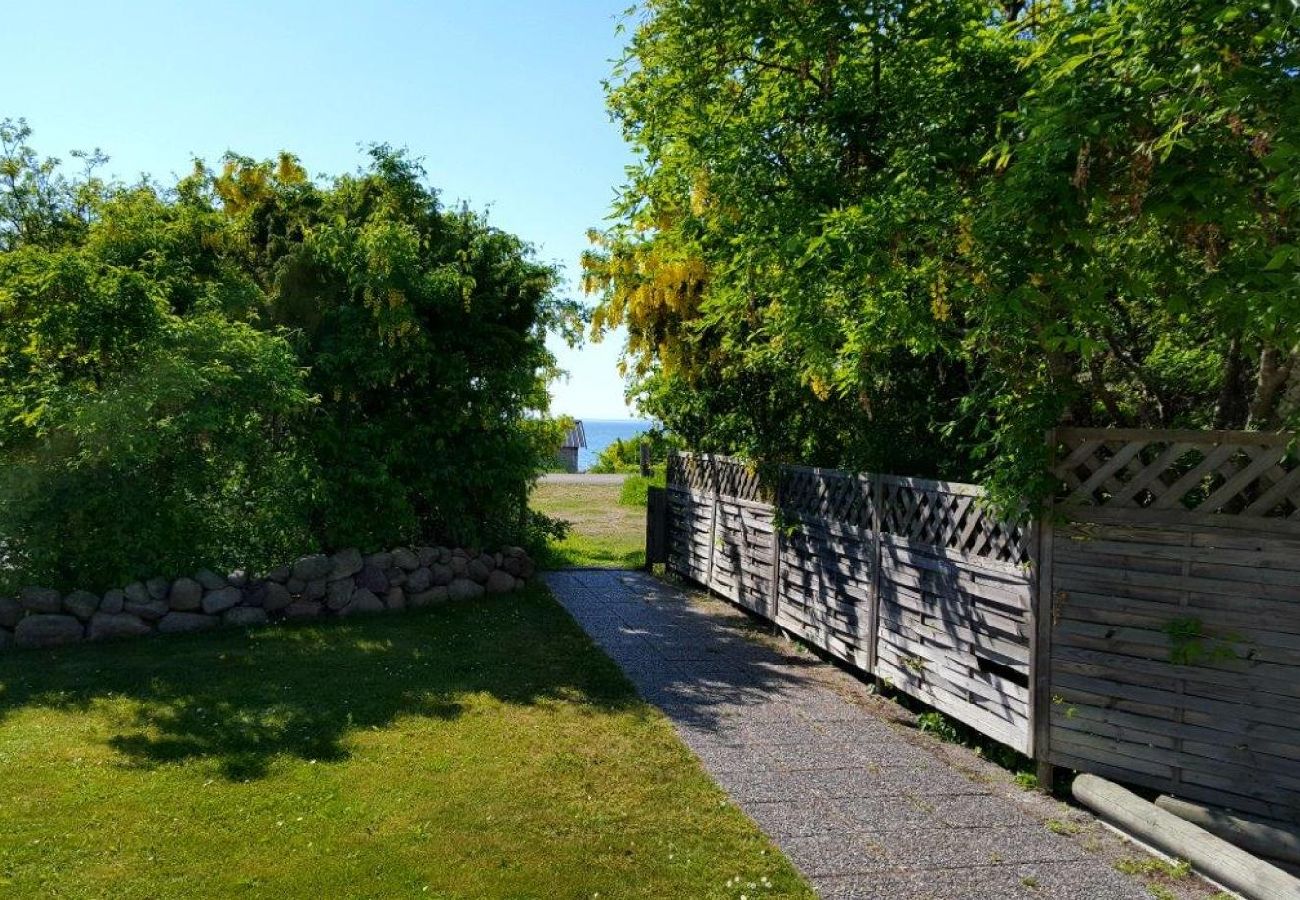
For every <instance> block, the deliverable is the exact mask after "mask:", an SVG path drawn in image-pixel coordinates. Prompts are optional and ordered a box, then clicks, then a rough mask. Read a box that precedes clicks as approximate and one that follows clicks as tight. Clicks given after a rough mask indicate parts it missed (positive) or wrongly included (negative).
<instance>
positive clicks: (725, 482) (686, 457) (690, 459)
mask: <svg viewBox="0 0 1300 900" xmlns="http://www.w3.org/2000/svg"><path fill="white" fill-rule="evenodd" d="M667 481H668V485H669V486H670V487H679V488H685V489H687V490H691V491H698V492H702V493H716V494H719V495H721V496H723V497H734V498H736V499H737V500H750V501H760V500H761V499H762V497H763V486H762V480H761V478H760V477H759V474H758V470H757V469H755V468H754V467H752V466H750V465H749V464H748V463H746V462H745V461H744V460H739V459H734V458H732V457H729V456H713V455H711V454H706V453H672V454H670V455H669V457H668V478H667Z"/></svg>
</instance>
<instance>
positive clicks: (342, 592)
mask: <svg viewBox="0 0 1300 900" xmlns="http://www.w3.org/2000/svg"><path fill="white" fill-rule="evenodd" d="M356 590H357V588H356V585H354V584H353V583H352V579H351V578H344V579H343V580H341V581H331V582H330V583H329V587H328V588H327V589H326V591H325V605H326V606H328V607H329V608H330V609H332V610H334V611H335V612H338V611H339V610H340V609H342V608H343V607H345V606H347V605H348V604H349V603H351V602H352V595H353V594H354V593H356ZM362 590H364V588H363V589H362Z"/></svg>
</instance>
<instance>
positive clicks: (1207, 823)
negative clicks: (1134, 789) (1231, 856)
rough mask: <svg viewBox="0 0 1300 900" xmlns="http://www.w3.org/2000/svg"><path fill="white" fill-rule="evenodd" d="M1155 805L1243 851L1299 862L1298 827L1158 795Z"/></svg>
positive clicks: (1299, 842) (1299, 828) (1299, 843)
mask: <svg viewBox="0 0 1300 900" xmlns="http://www.w3.org/2000/svg"><path fill="white" fill-rule="evenodd" d="M1156 806H1158V807H1160V808H1161V809H1163V810H1164V811H1165V812H1169V813H1173V814H1174V815H1176V816H1178V818H1180V819H1185V820H1186V821H1188V822H1191V823H1192V824H1193V825H1199V826H1200V827H1201V828H1204V829H1205V830H1206V831H1208V832H1210V833H1211V834H1214V835H1218V836H1219V837H1221V838H1223V839H1224V840H1225V841H1228V842H1230V843H1232V844H1235V845H1237V846H1238V847H1240V848H1242V849H1243V850H1249V851H1250V852H1252V853H1258V854H1260V855H1261V856H1268V857H1272V858H1273V859H1280V860H1284V861H1286V862H1291V863H1300V827H1297V826H1294V825H1292V826H1287V825H1286V824H1284V823H1282V822H1278V823H1276V824H1273V823H1269V822H1264V821H1262V820H1259V819H1254V818H1252V817H1249V816H1245V815H1242V814H1241V813H1235V812H1232V811H1231V810H1226V809H1221V808H1219V807H1215V806H1207V805H1206V804H1204V803H1192V802H1191V801H1189V800H1181V799H1179V798H1178V797H1170V796H1168V795H1161V796H1160V797H1157V798H1156Z"/></svg>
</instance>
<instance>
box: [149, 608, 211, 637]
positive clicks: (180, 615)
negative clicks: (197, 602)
mask: <svg viewBox="0 0 1300 900" xmlns="http://www.w3.org/2000/svg"><path fill="white" fill-rule="evenodd" d="M216 627H217V619H216V617H215V616H205V615H203V614H202V613H191V612H169V613H168V614H167V615H165V616H163V617H162V618H161V619H159V620H158V633H159V634H186V633H189V632H191V631H207V630H208V629H209V628H216Z"/></svg>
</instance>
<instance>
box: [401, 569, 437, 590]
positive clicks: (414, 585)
mask: <svg viewBox="0 0 1300 900" xmlns="http://www.w3.org/2000/svg"><path fill="white" fill-rule="evenodd" d="M432 586H433V573H432V572H430V571H429V570H428V569H426V568H424V567H423V566H421V567H420V568H418V569H416V570H415V571H414V572H412V573H411V574H410V575H408V576H407V578H406V585H405V587H406V589H407V590H408V591H410V592H411V593H413V594H418V593H420V591H427V590H428V589H429V588H431V587H432Z"/></svg>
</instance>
